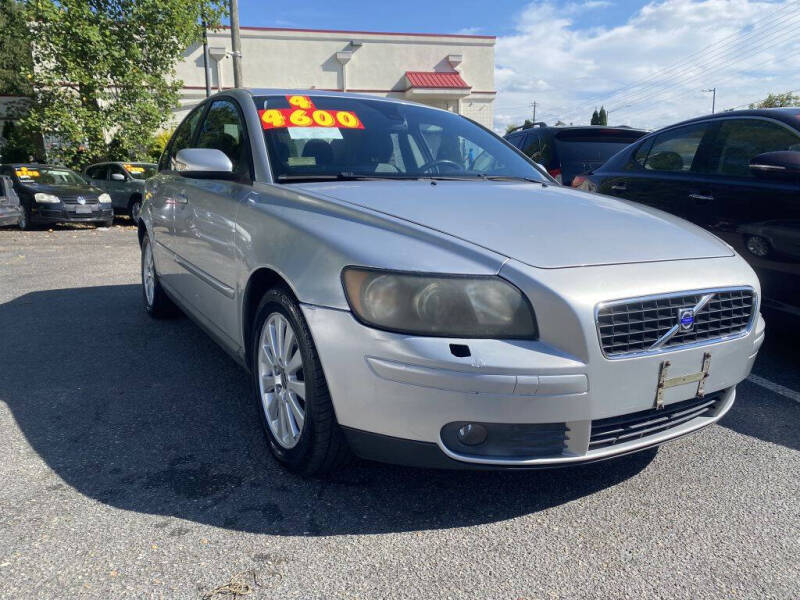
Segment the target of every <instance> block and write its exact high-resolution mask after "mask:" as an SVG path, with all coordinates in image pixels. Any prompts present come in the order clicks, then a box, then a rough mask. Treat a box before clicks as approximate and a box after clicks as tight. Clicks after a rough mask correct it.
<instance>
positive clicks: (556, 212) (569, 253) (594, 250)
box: [292, 180, 734, 269]
mask: <svg viewBox="0 0 800 600" xmlns="http://www.w3.org/2000/svg"><path fill="white" fill-rule="evenodd" d="M292 187H295V188H301V189H303V190H304V191H306V192H308V193H311V194H317V195H322V196H327V197H330V198H333V199H338V200H340V201H344V202H347V203H350V204H355V205H358V206H361V207H364V208H368V209H372V210H376V211H380V212H382V213H384V214H387V215H391V216H393V217H397V218H400V219H404V220H406V221H410V222H413V223H416V224H419V225H422V226H425V227H428V228H430V229H434V230H437V231H440V232H443V233H446V234H449V235H452V236H455V237H457V238H460V239H462V240H465V241H468V242H471V243H473V244H477V245H478V246H482V247H483V248H486V249H488V250H491V251H493V252H496V253H498V254H502V255H503V256H507V257H509V258H513V259H516V260H518V261H521V262H524V263H526V264H528V265H531V266H534V267H540V268H546V269H556V268H563V267H578V266H589V265H609V264H620V263H637V262H656V261H665V260H686V259H696V258H715V257H721V256H733V254H734V253H733V251H732V250H731V249H730V247H729V246H727V244H725V243H723V242H722V241H721V240H719V239H718V238H716V237H715V236H713V235H711V234H709V233H707V232H706V231H704V230H703V229H701V228H699V227H697V226H695V225H692V224H691V223H688V222H686V221H684V220H683V219H679V218H677V217H674V216H672V215H669V214H667V213H664V212H661V211H658V210H654V209H650V208H648V207H644V206H642V205H639V204H634V203H632V202H627V201H624V200H618V199H615V198H610V197H608V196H601V195H597V194H589V193H586V192H580V191H576V190H572V189H570V188H565V187H561V186H553V185H548V186H542V185H539V184H535V183H505V182H491V181H475V182H473V181H442V180H439V181H435V182H431V181H430V180H419V181H352V182H326V183H302V184H292Z"/></svg>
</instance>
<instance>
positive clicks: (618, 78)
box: [495, 0, 800, 130]
mask: <svg viewBox="0 0 800 600" xmlns="http://www.w3.org/2000/svg"><path fill="white" fill-rule="evenodd" d="M603 3H604V2H603V0H588V1H587V2H584V3H582V4H580V3H571V4H567V5H561V6H560V7H559V6H556V5H555V4H553V3H551V2H547V1H544V2H541V1H539V2H532V3H530V4H528V5H527V6H526V7H525V8H524V9H523V11H522V12H521V14H519V15H516V16H515V19H516V22H517V30H516V31H515V33H514V34H512V35H509V36H504V37H500V38H498V40H497V48H496V65H497V66H496V68H495V85H496V87H497V90H498V96H497V102H496V108H495V110H496V114H497V116H496V117H495V127H496V128H497V129H498V130H504V129H505V125H506V124H508V123H519V122H521V121H522V120H523V119H524V118H526V117H529V116H530V112H531V109H530V107H529V106H528V105H529V103H530V102H531V101H532V100H534V99H535V100H536V101H537V105H538V106H537V115H536V116H537V120H542V119H543V120H546V121H548V122H552V123H554V122H555V121H556V120H557V119H561V120H563V121H566V122H574V123H576V124H578V123H588V120H589V117H590V116H591V113H592V110H593V108H594V106H595V104H596V105H597V106H598V107H599V105H600V104H605V106H606V108H607V109H611V110H612V112H611V115H610V120H609V123H613V124H623V123H624V124H629V125H633V126H639V127H646V128H655V127H660V126H663V125H667V124H669V123H673V122H675V121H678V120H681V119H684V118H689V117H692V116H696V115H700V114H705V113H708V112H710V109H711V97H710V94H707V93H704V92H702V91H701V90H703V89H705V88H711V87H716V88H717V109H718V110H721V109H725V108H730V107H733V106H737V105H740V104H745V103H747V102H751V101H754V100H757V99H759V98H761V97H764V96H766V95H767V93H769V92H771V91H772V92H784V91H787V90H793V89H798V88H800V36H798V35H797V31H800V10H799V8H800V6H799V5H798V4H797V2H796V1H793V0H781V1H779V2H767V1H764V0H761V1H753V0H702V1H700V2H697V1H692V0H664V1H661V2H652V3H650V4H647V5H645V6H644V7H642V8H641V9H640V10H639V11H638V12H636V13H635V14H634V15H632V16H631V17H630V18H629V19H628V20H627V21H626V22H624V23H620V24H619V25H616V26H614V27H599V28H587V27H586V23H585V19H583V20H582V17H583V16H584V15H585V12H586V11H587V10H591V9H592V8H597V7H598V5H599V4H603ZM711 44H716V45H714V46H711V47H710V48H708V49H707V50H705V51H703V52H699V51H700V50H703V49H704V48H706V47H708V46H709V45H711ZM684 59H686V60H685V63H682V62H681V61H684ZM676 63H677V64H678V66H674V65H676ZM668 67H669V68H670V70H669V71H668V72H665V73H659V71H660V70H662V69H665V68H668ZM648 78H650V79H648ZM642 80H646V81H644V82H643V83H639V82H642ZM634 84H635V85H634ZM631 86H632V87H631ZM628 105H630V106H628Z"/></svg>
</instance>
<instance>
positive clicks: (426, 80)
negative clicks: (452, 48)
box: [405, 71, 472, 99]
mask: <svg viewBox="0 0 800 600" xmlns="http://www.w3.org/2000/svg"><path fill="white" fill-rule="evenodd" d="M405 79H406V97H407V98H418V99H420V98H463V97H464V96H468V95H469V92H470V90H471V89H472V88H471V86H470V85H469V84H467V82H466V81H464V80H463V79H462V78H461V75H460V74H459V73H456V72H451V73H441V72H438V71H406V76H405Z"/></svg>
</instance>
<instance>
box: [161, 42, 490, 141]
mask: <svg viewBox="0 0 800 600" xmlns="http://www.w3.org/2000/svg"><path fill="white" fill-rule="evenodd" d="M241 38H242V76H243V79H244V86H245V87H275V88H282V87H286V88H303V89H305V88H317V89H325V90H341V89H342V87H343V85H342V84H343V82H342V67H341V65H340V63H339V62H337V60H336V53H337V52H341V51H352V59H351V60H350V61H349V63H348V64H347V66H346V67H345V68H346V70H347V73H346V87H347V91H352V92H360V93H368V94H376V95H380V96H395V97H401V98H402V97H406V94H405V90H406V87H407V85H406V82H405V80H404V74H405V72H406V71H442V72H452V71H453V67H452V66H451V65H450V63H449V62H448V60H447V57H448V56H449V55H461V56H462V59H463V60H462V62H461V64H460V65H458V67H457V69H458V72H459V73H460V74H461V77H462V78H463V79H464V80H465V81H466V83H467V84H468V85H469V86H470V87H471V90H470V93H469V95H468V96H466V97H464V98H461V99H460V103H459V102H458V99H456V98H452V99H442V98H437V99H432V100H425V102H427V103H430V104H433V105H436V106H440V107H448V108H450V109H451V110H460V111H461V112H462V113H463V114H465V115H467V116H469V117H470V118H473V119H475V120H476V121H479V122H480V123H482V124H484V125H486V126H487V127H491V126H492V123H493V119H494V95H495V90H494V45H495V39H494V38H493V37H488V36H468V35H426V34H405V33H377V32H337V31H309V30H290V29H271V28H247V27H244V28H242V29H241ZM352 41H358V42H362V45H361V46H354V45H352V44H351V42H352ZM208 44H209V47H211V48H215V47H217V48H225V49H226V50H230V48H231V43H230V31H229V30H227V29H224V30H221V31H219V32H209V36H208ZM209 64H210V65H211V75H212V77H211V85H212V91H216V90H217V89H219V88H220V87H222V88H227V87H232V86H233V65H232V60H231V59H230V58H225V59H223V60H221V61H220V62H219V65H217V63H216V61H213V60H210V61H209ZM220 73H221V80H220ZM177 75H178V77H179V78H180V79H181V80H183V82H184V89H183V94H182V99H181V105H182V110H180V111H178V113H176V120H179V119H181V118H183V116H184V115H185V114H186V112H188V110H189V109H190V108H191V107H192V106H194V105H195V104H196V103H197V102H199V101H200V100H201V99H202V98H203V97H204V96H205V79H204V73H203V48H202V46H196V47H192V48H190V49H189V50H188V51H187V52H186V56H185V58H184V60H183V62H181V63H180V64H179V65H178V68H177ZM459 107H460V108H459Z"/></svg>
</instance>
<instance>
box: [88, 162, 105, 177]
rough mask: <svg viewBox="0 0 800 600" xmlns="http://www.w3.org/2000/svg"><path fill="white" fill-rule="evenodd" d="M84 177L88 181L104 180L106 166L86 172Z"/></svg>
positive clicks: (99, 166)
mask: <svg viewBox="0 0 800 600" xmlns="http://www.w3.org/2000/svg"><path fill="white" fill-rule="evenodd" d="M86 176H87V177H88V178H89V179H106V166H105V165H97V166H96V167H91V168H89V169H87V170H86Z"/></svg>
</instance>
